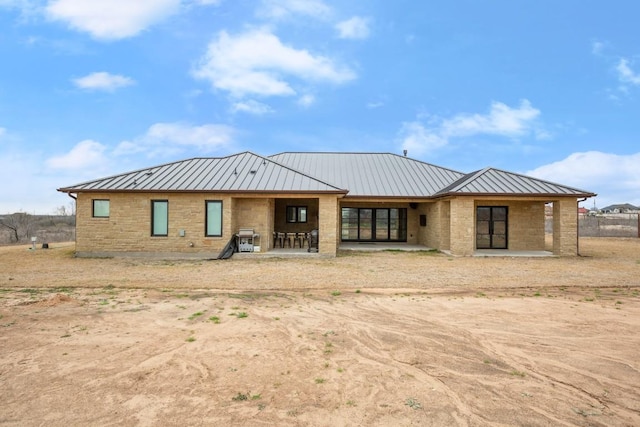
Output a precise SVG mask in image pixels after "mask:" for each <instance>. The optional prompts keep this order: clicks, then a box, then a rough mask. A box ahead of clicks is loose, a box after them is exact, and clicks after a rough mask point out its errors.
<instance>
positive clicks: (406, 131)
mask: <svg viewBox="0 0 640 427" xmlns="http://www.w3.org/2000/svg"><path fill="white" fill-rule="evenodd" d="M398 135H399V137H400V139H401V140H402V148H403V149H405V150H407V151H408V152H410V153H413V155H414V156H415V155H418V154H420V153H425V152H430V151H434V150H436V149H438V148H440V147H443V146H445V145H447V140H446V138H443V137H442V136H440V135H438V133H437V132H433V131H432V130H430V129H427V128H425V127H424V126H423V125H422V123H420V122H405V123H403V124H402V127H401V128H400V132H399V133H398Z"/></svg>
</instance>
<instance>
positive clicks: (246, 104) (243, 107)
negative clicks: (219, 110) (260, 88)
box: [231, 99, 274, 115]
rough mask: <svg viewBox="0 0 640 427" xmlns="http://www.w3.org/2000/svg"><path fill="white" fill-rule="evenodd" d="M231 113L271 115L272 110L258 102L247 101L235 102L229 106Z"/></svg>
mask: <svg viewBox="0 0 640 427" xmlns="http://www.w3.org/2000/svg"><path fill="white" fill-rule="evenodd" d="M231 111H233V112H234V113H238V112H240V113H249V114H256V115H263V114H268V113H273V112H274V110H273V108H271V107H270V106H269V105H267V104H263V103H261V102H258V101H254V100H253V99H250V100H248V101H241V102H236V103H235V104H233V105H232V106H231Z"/></svg>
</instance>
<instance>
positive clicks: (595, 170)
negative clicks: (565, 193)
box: [526, 151, 640, 208]
mask: <svg viewBox="0 0 640 427" xmlns="http://www.w3.org/2000/svg"><path fill="white" fill-rule="evenodd" d="M638 165H640V152H639V153H635V154H628V155H619V154H612V153H603V152H600V151H587V152H581V153H573V154H571V155H570V156H568V157H567V158H565V159H563V160H560V161H558V162H554V163H550V164H548V165H544V166H540V167H538V168H536V169H533V170H531V171H528V172H526V174H527V175H530V176H533V177H536V178H540V179H545V180H549V181H553V182H561V183H563V184H565V185H570V186H572V187H576V188H580V189H583V190H587V191H593V192H594V193H598V198H597V202H598V205H599V206H598V207H601V208H602V207H604V206H606V205H610V204H614V203H632V204H636V205H637V204H640V193H639V191H638V189H640V167H638Z"/></svg>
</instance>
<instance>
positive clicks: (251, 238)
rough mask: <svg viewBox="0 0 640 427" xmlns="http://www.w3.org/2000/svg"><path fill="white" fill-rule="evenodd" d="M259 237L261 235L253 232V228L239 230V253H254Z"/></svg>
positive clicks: (237, 237)
mask: <svg viewBox="0 0 640 427" xmlns="http://www.w3.org/2000/svg"><path fill="white" fill-rule="evenodd" d="M259 237H260V235H259V234H257V233H254V232H253V228H241V229H239V230H238V233H236V239H237V241H238V252H253V247H254V245H255V241H256V239H258V238H259Z"/></svg>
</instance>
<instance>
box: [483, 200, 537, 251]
mask: <svg viewBox="0 0 640 427" xmlns="http://www.w3.org/2000/svg"><path fill="white" fill-rule="evenodd" d="M544 205H545V202H544V201H536V200H523V201H511V200H482V199H481V200H476V202H475V206H476V207H478V206H506V207H508V208H509V218H508V231H507V233H508V248H509V249H510V250H513V251H543V250H544V249H545V242H544ZM473 214H474V218H475V209H474V213H473ZM474 225H475V219H474ZM474 241H475V236H474ZM474 245H475V243H474Z"/></svg>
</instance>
